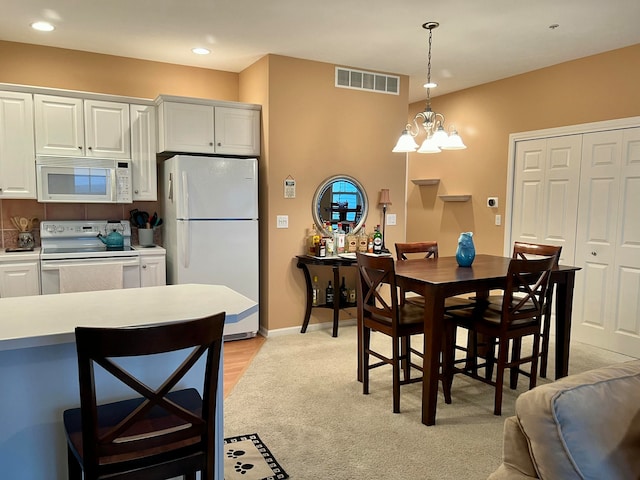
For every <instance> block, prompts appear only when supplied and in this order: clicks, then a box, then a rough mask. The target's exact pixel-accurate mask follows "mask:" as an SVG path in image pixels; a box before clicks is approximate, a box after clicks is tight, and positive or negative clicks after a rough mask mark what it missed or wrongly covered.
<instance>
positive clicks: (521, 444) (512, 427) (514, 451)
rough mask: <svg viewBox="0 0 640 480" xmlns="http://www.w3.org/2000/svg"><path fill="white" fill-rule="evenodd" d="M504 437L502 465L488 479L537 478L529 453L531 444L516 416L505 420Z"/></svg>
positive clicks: (528, 479)
mask: <svg viewBox="0 0 640 480" xmlns="http://www.w3.org/2000/svg"><path fill="white" fill-rule="evenodd" d="M503 437H504V441H503V444H502V465H500V467H499V468H498V469H497V470H496V471H495V472H493V473H492V474H491V475H490V476H489V478H488V479H487V480H532V479H537V478H538V476H537V474H536V470H535V468H534V466H533V462H532V461H531V455H530V453H529V444H528V443H527V439H526V437H525V436H524V433H523V432H522V428H521V427H520V422H518V419H517V418H516V417H509V418H507V419H506V420H505V422H504V435H503Z"/></svg>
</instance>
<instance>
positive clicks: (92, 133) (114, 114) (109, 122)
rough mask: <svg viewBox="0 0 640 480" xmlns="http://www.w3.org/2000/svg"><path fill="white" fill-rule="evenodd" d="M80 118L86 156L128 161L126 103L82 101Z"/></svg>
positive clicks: (129, 142) (129, 141) (127, 108)
mask: <svg viewBox="0 0 640 480" xmlns="http://www.w3.org/2000/svg"><path fill="white" fill-rule="evenodd" d="M84 118H85V145H86V152H85V154H86V155H87V156H89V157H103V158H131V138H130V131H129V105H128V104H126V103H118V102H103V101H98V100H85V101H84Z"/></svg>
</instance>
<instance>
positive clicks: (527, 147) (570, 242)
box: [512, 135, 582, 265]
mask: <svg viewBox="0 0 640 480" xmlns="http://www.w3.org/2000/svg"><path fill="white" fill-rule="evenodd" d="M581 151H582V136H581V135H568V136H561V137H552V138H548V139H537V140H527V141H522V142H518V143H517V145H516V166H515V175H514V193H513V203H514V206H515V208H514V209H513V218H512V239H513V241H514V242H515V241H520V242H529V243H542V244H546V245H558V246H562V256H561V259H560V261H561V262H562V263H564V264H568V265H571V264H573V262H574V254H575V252H574V245H575V241H574V239H575V231H576V212H577V209H578V187H579V178H580V157H581Z"/></svg>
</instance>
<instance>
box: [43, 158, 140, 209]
mask: <svg viewBox="0 0 640 480" xmlns="http://www.w3.org/2000/svg"><path fill="white" fill-rule="evenodd" d="M36 186H37V190H38V201H39V202H66V203H70V202H74V203H133V199H132V196H131V190H132V186H131V161H130V160H116V159H112V158H93V157H91V158H85V157H49V156H37V157H36Z"/></svg>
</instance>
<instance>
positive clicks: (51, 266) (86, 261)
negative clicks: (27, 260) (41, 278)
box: [40, 257, 140, 271]
mask: <svg viewBox="0 0 640 480" xmlns="http://www.w3.org/2000/svg"><path fill="white" fill-rule="evenodd" d="M114 263H115V264H121V265H123V266H129V265H134V266H135V265H139V264H140V257H121V258H109V259H105V258H101V259H91V258H79V259H76V260H42V261H41V262H40V270H43V271H48V270H58V269H59V268H60V267H66V266H71V265H95V264H100V265H104V264H114Z"/></svg>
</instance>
